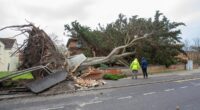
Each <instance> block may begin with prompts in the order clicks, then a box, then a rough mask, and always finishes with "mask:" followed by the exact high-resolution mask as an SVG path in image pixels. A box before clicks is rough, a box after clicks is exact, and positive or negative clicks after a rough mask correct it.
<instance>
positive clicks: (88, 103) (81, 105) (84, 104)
mask: <svg viewBox="0 0 200 110" xmlns="http://www.w3.org/2000/svg"><path fill="white" fill-rule="evenodd" d="M101 102H103V101H95V102H87V103H82V104H80V107H84V106H86V105H91V104H97V103H101Z"/></svg>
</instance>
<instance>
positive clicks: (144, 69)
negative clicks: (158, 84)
mask: <svg viewBox="0 0 200 110" xmlns="http://www.w3.org/2000/svg"><path fill="white" fill-rule="evenodd" d="M142 72H143V76H144V78H148V73H147V68H142Z"/></svg>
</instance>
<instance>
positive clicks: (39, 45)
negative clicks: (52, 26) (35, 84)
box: [0, 23, 64, 79]
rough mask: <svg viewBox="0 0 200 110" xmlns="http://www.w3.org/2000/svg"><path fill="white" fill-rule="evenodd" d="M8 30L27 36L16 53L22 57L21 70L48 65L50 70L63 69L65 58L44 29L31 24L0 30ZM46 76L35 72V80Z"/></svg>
mask: <svg viewBox="0 0 200 110" xmlns="http://www.w3.org/2000/svg"><path fill="white" fill-rule="evenodd" d="M7 28H12V29H13V28H14V29H17V30H18V31H20V32H21V33H20V34H24V35H25V36H27V39H26V40H25V41H24V43H23V44H22V46H21V47H19V48H18V49H17V51H16V52H15V53H17V52H18V53H19V55H20V57H21V62H22V63H21V64H20V66H19V68H18V69H19V70H22V69H27V68H30V67H34V66H38V65H48V67H49V68H50V69H59V68H61V67H62V64H63V62H64V56H63V55H62V54H61V53H59V52H58V50H57V48H56V46H55V44H54V42H53V41H52V40H51V38H50V37H49V36H48V35H47V34H46V33H45V32H44V31H43V30H42V29H39V27H36V26H34V25H33V24H32V23H30V24H27V25H14V26H7V27H4V28H2V29H0V31H1V30H4V29H7ZM20 34H18V35H20ZM15 53H14V54H15ZM38 72H39V73H38ZM45 74H46V73H45V72H44V71H41V70H38V71H35V72H33V76H34V78H35V79H38V78H41V77H43V76H44V75H45Z"/></svg>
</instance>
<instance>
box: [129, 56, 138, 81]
mask: <svg viewBox="0 0 200 110" xmlns="http://www.w3.org/2000/svg"><path fill="white" fill-rule="evenodd" d="M130 69H131V70H132V73H133V76H132V79H134V78H135V79H137V74H138V71H139V69H140V63H139V61H138V59H137V58H134V60H133V61H132V63H131V65H130Z"/></svg>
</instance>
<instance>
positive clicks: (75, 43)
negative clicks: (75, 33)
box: [66, 38, 82, 56]
mask: <svg viewBox="0 0 200 110" xmlns="http://www.w3.org/2000/svg"><path fill="white" fill-rule="evenodd" d="M66 47H67V48H68V51H69V55H70V56H72V55H77V54H80V53H82V46H81V43H80V41H79V40H78V38H70V39H69V40H68V42H67V45H66Z"/></svg>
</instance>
